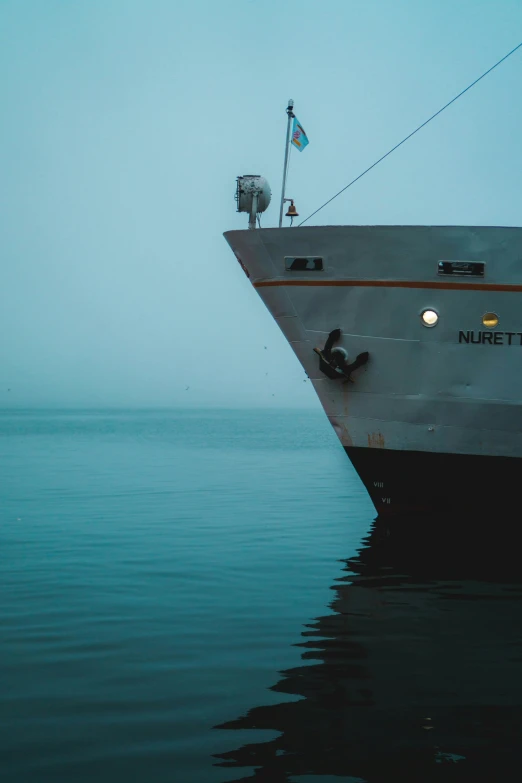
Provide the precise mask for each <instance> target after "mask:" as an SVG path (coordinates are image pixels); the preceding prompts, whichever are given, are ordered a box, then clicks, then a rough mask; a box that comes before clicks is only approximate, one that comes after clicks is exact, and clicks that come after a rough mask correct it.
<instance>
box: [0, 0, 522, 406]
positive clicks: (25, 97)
mask: <svg viewBox="0 0 522 783" xmlns="http://www.w3.org/2000/svg"><path fill="white" fill-rule="evenodd" d="M521 40H522V3H521V2H520V0H487V1H485V0H422V1H421V0H358V1H357V2H355V0H321V1H320V2H319V0H292V2H282V0H205V1H203V0H24V2H20V0H0V107H1V112H2V116H1V122H0V171H1V195H0V199H1V203H0V242H1V245H0V246H1V287H0V328H1V335H2V339H1V362H0V407H1V406H4V405H45V406H47V405H64V404H66V405H81V406H84V405H88V406H105V405H109V406H112V405H133V406H134V405H142V406H149V405H150V406H154V405H186V404H190V405H200V404H204V405H226V406H230V407H235V406H244V405H269V406H271V405H277V406H278V407H279V406H286V405H291V406H294V405H299V406H315V405H316V404H317V403H316V400H315V395H314V393H313V390H312V389H311V387H310V383H303V379H304V377H305V376H304V373H303V371H302V369H301V367H300V365H299V364H298V362H297V360H296V359H295V358H294V356H293V353H292V352H291V350H290V348H289V346H288V345H287V344H286V341H285V339H284V338H283V336H282V335H281V334H280V332H279V330H278V328H277V327H276V325H275V324H274V323H273V321H272V318H271V316H270V315H269V314H268V312H267V311H266V310H265V308H264V306H263V304H262V302H261V300H260V299H259V298H258V296H257V294H256V293H255V292H254V291H253V289H251V287H250V284H249V283H248V280H247V279H246V277H245V275H244V274H243V272H242V271H241V269H240V267H239V266H238V264H237V262H236V261H235V258H234V256H233V254H232V253H231V251H230V249H229V247H228V245H227V244H226V242H225V240H224V239H223V237H222V233H223V231H226V230H228V229H231V228H242V227H245V228H246V222H247V220H246V216H245V215H238V214H237V213H236V212H235V202H234V198H233V196H234V188H235V177H236V175H238V174H242V173H250V172H256V173H260V174H263V175H264V176H266V177H267V178H268V180H269V182H270V183H271V185H272V189H273V191H274V200H273V202H272V205H271V207H270V209H269V211H268V212H267V213H266V215H265V217H264V221H263V222H264V225H265V226H270V225H276V223H277V219H278V208H277V201H278V194H279V189H280V181H281V170H282V159H283V152H284V133H285V127H286V115H285V111H284V110H285V107H286V101H287V99H288V98H289V97H293V98H294V100H295V108H296V114H297V116H298V117H299V119H300V121H301V122H302V124H303V125H304V127H305V129H306V131H307V134H308V136H309V139H310V144H309V146H308V147H307V149H306V150H305V151H304V152H303V153H302V154H300V153H295V154H293V156H292V168H291V171H290V180H289V187H288V195H291V196H292V197H294V198H295V199H296V204H297V207H298V210H299V212H300V214H301V216H302V217H305V216H306V215H307V214H308V213H309V212H311V211H312V210H313V209H315V208H316V207H317V206H319V205H320V204H321V203H322V202H323V201H324V200H326V199H327V198H329V197H330V196H331V195H333V193H335V192H336V191H337V190H338V189H340V188H341V187H343V185H345V184H346V183H347V182H348V181H349V180H350V179H352V178H353V177H354V176H355V175H356V174H358V173H359V172H360V171H361V170H362V169H364V168H365V167H366V166H367V165H369V164H370V163H371V162H373V160H374V159H375V158H377V157H378V156H379V155H381V154H382V153H384V152H385V151H386V150H387V149H388V148H389V147H391V146H392V145H393V144H395V143H396V142H398V141H400V139H401V138H402V137H403V136H405V135H406V134H407V133H408V132H410V131H411V130H412V129H413V128H414V127H415V126H416V125H418V124H419V123H420V122H422V121H423V120H425V119H426V118H427V117H428V116H429V115H430V114H431V113H432V112H434V111H436V110H437V109H438V108H439V107H440V106H441V105H442V104H443V103H445V102H446V101H447V100H449V99H450V98H451V97H453V95H454V94H455V93H456V92H458V91H459V90H460V89H462V88H464V87H465V86H466V85H467V84H468V83H469V82H471V81H472V80H473V79H474V78H476V77H477V76H478V75H479V74H480V73H481V72H482V71H484V70H485V69H486V68H488V67H489V66H490V65H492V64H493V63H494V62H495V61H496V60H497V59H499V58H500V57H502V56H503V55H504V54H505V53H506V52H507V51H508V50H509V49H511V48H513V47H514V46H516V45H517V44H518V43H520V41H521ZM521 80H522V50H521V51H520V52H518V53H516V54H515V55H514V56H513V57H512V58H510V59H509V60H508V61H507V62H506V63H505V64H503V65H501V66H500V67H499V68H498V69H497V70H496V71H495V72H494V73H493V74H491V75H490V76H488V77H487V78H486V79H485V80H484V81H483V82H481V83H480V84H479V85H477V87H476V88H474V89H473V91H471V92H470V93H469V94H468V95H466V96H465V97H463V98H462V99H461V100H460V101H458V102H457V103H456V104H455V105H454V106H452V107H451V108H450V109H449V110H448V111H447V112H445V113H444V114H443V115H442V116H441V117H439V118H437V119H436V120H435V121H434V122H433V123H432V124H431V125H430V126H429V127H428V128H426V129H425V130H423V131H422V132H421V133H419V134H418V135H417V136H416V137H415V138H414V139H413V140H412V141H411V142H408V143H407V144H406V145H405V146H404V147H403V148H401V150H399V151H398V152H397V153H395V154H394V155H393V156H392V157H391V158H390V159H389V160H387V161H386V162H384V163H383V164H381V165H380V166H379V167H378V168H377V169H376V170H375V171H373V172H372V173H370V174H369V175H368V176H366V177H365V178H364V179H363V180H362V181H361V182H360V183H358V184H357V185H356V186H355V187H354V188H352V189H351V190H350V191H348V192H347V193H346V194H344V195H343V196H341V197H340V198H339V199H337V200H336V201H335V202H333V204H331V205H330V206H329V207H327V208H326V209H325V210H323V211H322V212H321V213H320V214H319V215H318V216H317V217H316V218H314V221H313V222H314V223H321V224H328V223H341V224H342V223H362V224H364V223H366V224H368V223H370V224H377V223H402V224H404V223H417V224H418V223H421V224H422V223H435V224H436V223H439V224H440V223H442V224H444V223H450V224H467V223H470V224H478V225H495V224H500V225H514V226H516V225H520V224H521V211H522V196H521V182H520V171H521V163H522V144H521V137H522V108H521V100H520V86H521ZM265 346H266V349H265ZM266 373H268V375H267V374H266ZM187 386H188V387H189V389H188V390H187V389H186V387H187ZM8 389H10V390H11V391H7V390H8Z"/></svg>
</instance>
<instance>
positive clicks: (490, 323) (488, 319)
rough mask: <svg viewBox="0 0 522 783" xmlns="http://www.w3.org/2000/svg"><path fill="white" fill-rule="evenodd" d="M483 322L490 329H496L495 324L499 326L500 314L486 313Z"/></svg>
mask: <svg viewBox="0 0 522 783" xmlns="http://www.w3.org/2000/svg"><path fill="white" fill-rule="evenodd" d="M482 323H483V324H484V326H486V327H487V328H488V329H494V328H495V326H498V315H497V314H496V313H484V315H483V316H482Z"/></svg>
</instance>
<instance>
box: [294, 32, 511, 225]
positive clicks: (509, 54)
mask: <svg viewBox="0 0 522 783" xmlns="http://www.w3.org/2000/svg"><path fill="white" fill-rule="evenodd" d="M521 47H522V43H519V44H518V46H515V48H514V49H512V50H511V51H510V52H508V53H507V54H506V55H505V56H504V57H502V59H501V60H499V61H498V62H496V63H495V65H492V66H491V68H488V70H487V71H485V72H484V73H483V74H482V76H479V77H478V79H475V81H474V82H471V84H469V85H468V86H467V87H466V89H465V90H462V92H459V94H458V95H455V97H454V98H452V99H451V101H448V103H446V104H445V106H443V107H442V109H439V110H438V111H436V112H435V114H432V115H431V117H430V118H429V119H427V120H426V121H425V122H423V123H422V125H419V127H418V128H415V130H414V131H412V132H411V133H410V134H408V136H406V137H405V138H404V139H403V140H402V141H400V142H399V143H398V144H396V145H395V147H392V148H391V150H388V152H387V153H386V154H385V155H383V156H382V157H380V158H379V160H376V161H375V163H372V165H371V166H368V168H367V169H365V170H364V171H363V172H362V174H359V176H358V177H355V179H352V181H351V182H349V183H348V185H346V186H345V187H344V188H342V190H340V191H339V192H338V193H336V194H335V196H332V198H330V199H328V201H325V202H324V204H322V205H321V206H320V207H319V208H318V209H316V210H315V212H312V213H311V214H310V215H308V217H306V218H305V219H304V220H302V221H301V222H300V223H299V225H298V227H299V226H302V225H303V224H304V223H306V221H307V220H310V218H311V217H313V216H314V215H317V213H318V212H320V211H321V210H322V209H323V208H324V207H326V206H327V205H328V204H330V203H331V202H332V201H333V200H334V199H336V198H337V196H340V195H341V193H344V191H345V190H348V188H351V186H352V185H355V183H356V182H357V181H358V180H360V179H361V177H364V175H365V174H368V172H369V171H371V170H372V169H374V168H375V166H377V165H378V164H379V163H381V161H383V160H384V159H385V158H387V157H388V155H391V154H392V152H395V150H397V149H399V147H401V146H402V145H403V144H404V143H405V142H406V141H408V139H411V137H412V136H415V134H416V133H418V132H419V131H420V130H421V129H422V128H424V127H425V126H426V125H427V124H428V123H429V122H431V121H432V120H434V119H435V117H438V116H439V114H442V112H443V111H444V109H447V108H448V106H451V104H452V103H455V101H457V100H458V99H459V98H460V97H462V96H463V95H464V93H465V92H468V90H471V88H472V87H474V86H475V85H476V84H478V83H479V82H480V80H481V79H483V78H484V77H485V76H487V75H488V73H491V71H493V70H495V68H496V67H497V66H498V65H500V64H501V63H503V62H504V60H507V58H508V57H511V55H512V54H514V53H515V52H516V51H517V49H520V48H521Z"/></svg>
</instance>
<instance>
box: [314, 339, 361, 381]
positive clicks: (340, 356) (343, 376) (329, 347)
mask: <svg viewBox="0 0 522 783" xmlns="http://www.w3.org/2000/svg"><path fill="white" fill-rule="evenodd" d="M340 337H341V330H340V329H334V330H333V332H330V334H329V335H328V339H327V340H326V343H325V345H324V348H323V349H322V351H321V350H319V348H314V351H315V353H316V354H317V355H318V356H319V369H320V370H321V372H322V373H323V374H324V375H326V377H327V378H331V379H332V380H333V381H338V380H343V381H344V383H348V382H351V383H353V382H354V381H353V378H352V377H351V374H352V372H354V371H355V370H357V369H358V368H359V367H363V366H364V365H365V364H366V362H367V361H368V359H369V358H370V354H369V353H368V351H364V352H363V353H360V354H359V355H358V356H356V358H355V361H353V362H352V363H351V364H349V363H348V362H347V361H346V358H347V357H346V352H345V351H344V350H343V349H342V348H334V347H333V346H334V345H335V343H336V342H337V341H338V340H339V339H340Z"/></svg>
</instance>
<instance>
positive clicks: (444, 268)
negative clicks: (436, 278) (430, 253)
mask: <svg viewBox="0 0 522 783" xmlns="http://www.w3.org/2000/svg"><path fill="white" fill-rule="evenodd" d="M485 267H486V265H485V264H482V263H481V262H479V261H439V269H438V273H439V275H445V276H446V275H453V276H454V277H484V272H485Z"/></svg>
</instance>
